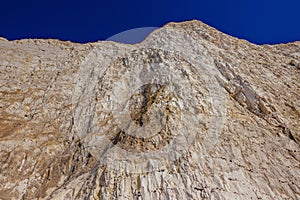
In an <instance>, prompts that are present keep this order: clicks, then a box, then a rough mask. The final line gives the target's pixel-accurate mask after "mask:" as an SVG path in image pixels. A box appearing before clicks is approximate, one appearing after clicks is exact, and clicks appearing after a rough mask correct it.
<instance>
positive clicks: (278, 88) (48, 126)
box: [0, 21, 300, 200]
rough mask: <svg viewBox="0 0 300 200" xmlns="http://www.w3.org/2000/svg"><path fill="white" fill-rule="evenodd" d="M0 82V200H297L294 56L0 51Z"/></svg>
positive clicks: (107, 45) (226, 41)
mask: <svg viewBox="0 0 300 200" xmlns="http://www.w3.org/2000/svg"><path fill="white" fill-rule="evenodd" d="M0 71H1V73H0V199H5V200H6V199H299V198H300V188H299V185H300V162H299V161H300V154H299V144H300V82H299V79H300V42H294V43H289V44H279V45H262V46H258V45H254V44H251V43H249V42H247V41H244V40H239V39H237V38H233V37H231V36H228V35H225V34H223V33H221V32H219V31H217V30H215V29H213V28H211V27H209V26H207V25H205V24H203V23H201V22H199V21H191V22H184V23H170V24H167V25H166V26H164V27H163V28H161V29H158V30H156V31H154V32H153V33H152V34H151V35H150V36H149V37H148V38H147V39H146V40H145V41H144V42H142V43H140V44H136V45H124V44H118V43H113V42H104V41H103V42H97V43H90V44H75V43H70V42H61V41H57V40H31V39H28V40H19V41H6V40H5V39H0Z"/></svg>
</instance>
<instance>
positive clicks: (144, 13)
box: [0, 0, 300, 44]
mask: <svg viewBox="0 0 300 200" xmlns="http://www.w3.org/2000/svg"><path fill="white" fill-rule="evenodd" d="M0 9H1V10H0V37H1V36H2V37H5V38H8V39H9V40H12V39H21V38H57V39H60V40H70V41H73V42H89V41H98V40H105V39H106V38H108V37H110V36H112V35H114V34H117V33H119V32H122V31H125V30H128V29H133V28H138V27H157V26H162V25H164V24H165V23H167V22H170V21H176V22H177V21H185V20H191V19H198V20H201V21H203V22H205V23H207V24H209V25H211V26H213V27H215V28H217V29H219V30H221V31H223V32H225V33H227V34H230V35H233V36H237V37H239V38H243V39H247V40H249V41H251V42H254V43H256V44H263V43H268V44H273V43H281V42H290V41H295V40H300V0H280V1H279V0H248V1H246V0H231V1H225V0H206V1H203V0H181V1H179V0H152V1H146V0H110V1H107V0H106V1H100V0H98V1H96V0H85V1H83V0H81V1H79V0H73V1H63V0H61V1H59V0H51V1H48V0H10V1H9V0H3V1H2V2H1V3H0Z"/></svg>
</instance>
